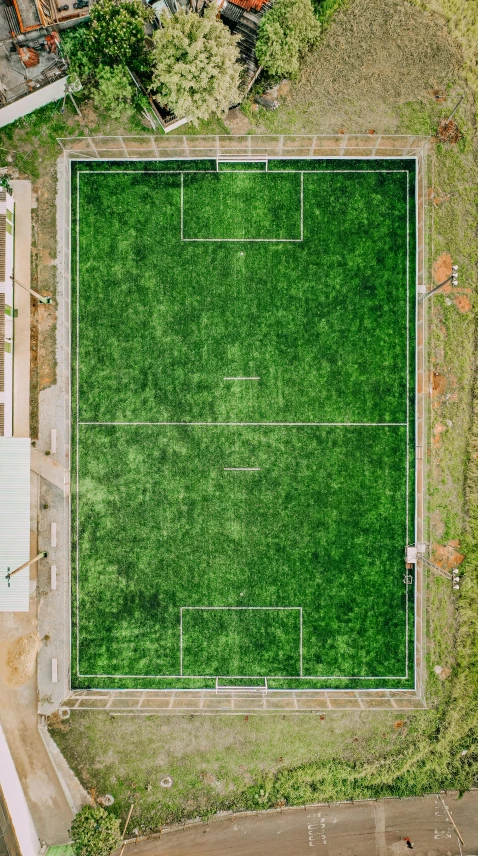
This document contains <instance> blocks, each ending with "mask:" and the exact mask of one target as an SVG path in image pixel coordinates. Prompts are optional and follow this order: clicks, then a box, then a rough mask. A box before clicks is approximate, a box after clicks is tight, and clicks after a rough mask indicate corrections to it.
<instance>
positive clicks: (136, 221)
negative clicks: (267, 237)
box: [73, 161, 415, 422]
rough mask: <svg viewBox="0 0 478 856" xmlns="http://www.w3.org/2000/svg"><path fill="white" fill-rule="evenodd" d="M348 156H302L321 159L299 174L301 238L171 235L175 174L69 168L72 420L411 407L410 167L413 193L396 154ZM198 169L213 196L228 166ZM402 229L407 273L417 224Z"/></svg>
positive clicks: (293, 417)
mask: <svg viewBox="0 0 478 856" xmlns="http://www.w3.org/2000/svg"><path fill="white" fill-rule="evenodd" d="M284 163H285V164H287V162H277V165H278V166H280V168H281V169H283V168H284ZM334 163H335V164H336V163H337V162H334ZM405 163H406V164H407V166H408V168H409V169H410V170H413V161H407V162H405ZM289 164H290V165H291V166H292V167H293V166H294V161H291V162H289ZM347 164H351V165H350V166H349V167H348V168H355V164H357V169H361V170H362V172H361V173H357V174H356V175H355V174H349V173H338V174H337V173H332V172H330V169H331V168H332V167H331V164H330V162H329V161H318V162H317V161H309V162H305V163H304V162H303V161H300V162H298V168H302V169H304V168H309V169H312V168H313V167H314V166H316V167H317V171H316V172H315V173H312V174H305V175H304V240H303V241H301V242H297V243H288V242H284V243H282V242H277V243H276V242H265V241H264V242H261V241H258V242H255V243H252V242H244V245H243V246H241V245H240V244H239V243H236V242H232V243H229V242H227V241H225V242H217V241H212V242H208V241H204V242H191V243H189V242H187V241H185V242H184V241H181V238H180V220H181V175H180V174H179V173H178V174H176V175H163V174H162V173H161V172H160V171H158V170H156V171H155V170H154V164H151V162H150V163H149V164H146V165H145V166H146V169H147V170H148V171H147V172H146V173H144V174H142V173H141V172H138V173H137V174H127V175H126V174H125V175H122V176H120V175H118V174H117V173H106V174H105V173H104V172H97V171H93V172H90V170H92V169H93V167H92V165H89V164H88V165H87V166H86V165H85V166H83V167H79V174H80V180H79V187H80V193H79V216H80V222H81V229H80V233H79V250H80V332H79V345H80V361H79V384H80V401H79V408H80V410H79V413H80V421H92V422H101V421H105V422H111V421H120V422H121V421H155V422H156V421H203V420H204V421H213V422H222V421H266V422H276V421H285V422H295V421H299V422H403V421H405V419H406V395H407V372H406V356H407V355H406V348H405V343H406V338H407V289H406V278H407V229H406V224H407V200H408V203H409V215H410V223H413V221H414V189H413V180H410V182H409V195H407V180H406V173H404V172H401V171H399V170H400V168H401V167H402V168H403V162H401V163H400V162H397V161H392V162H389V161H381V162H379V164H380V168H383V169H392V170H393V171H392V172H389V173H386V172H374V171H372V170H371V169H367V166H368V167H369V168H370V163H369V162H368V163H365V164H364V163H363V162H350V161H347V162H345V163H342V168H343V169H345V168H347ZM200 165H201V166H202V168H203V169H204V168H205V167H206V168H208V169H214V165H213V164H211V162H209V164H208V162H204V161H203V162H201V164H200ZM99 166H100V168H103V167H104V165H103V164H100V165H99ZM128 166H129V168H131V164H129V165H128ZM194 166H195V164H194V162H188V164H187V166H186V167H184V168H185V169H192V168H194ZM332 166H333V165H332ZM273 167H274V164H273V163H272V164H271V165H270V169H271V170H272V169H273ZM114 168H115V169H117V166H116V165H115V167H114ZM135 168H137V169H138V170H141V164H140V165H139V166H137V167H135ZM166 168H167V167H166ZM170 168H171V169H173V168H178V169H179V168H180V164H173V165H172V166H171V167H170ZM84 170H88V172H87V173H85V172H84ZM268 177H269V176H268V175H266V176H262V175H258V174H255V175H254V176H253V179H252V180H253V181H254V182H256V181H257V180H258V179H264V180H267V179H268ZM195 178H196V180H198V176H195ZM207 178H208V179H209V188H210V202H209V210H210V211H212V210H213V209H214V205H215V200H216V189H217V182H218V180H220V181H221V182H222V181H223V179H224V178H228V179H229V178H230V176H224V175H221V176H219V177H218V176H217V175H216V174H212V175H209V176H208V177H207ZM235 178H236V180H237V178H238V176H237V175H236V176H235ZM241 178H242V179H243V180H244V182H246V183H248V181H249V179H250V176H247V175H244V176H241ZM280 178H283V176H280ZM291 178H293V179H297V178H298V176H291ZM271 179H272V181H274V180H275V176H271ZM74 183H75V193H74V208H75V210H74V212H73V214H74V217H76V178H75V179H74ZM202 197H204V194H202ZM259 202H260V197H259V198H258V199H257V200H256V202H255V204H256V205H258V204H259ZM278 204H280V203H278ZM264 209H265V210H270V206H269V203H268V202H267V203H266V204H265V205H264ZM296 210H297V207H296V199H295V198H294V204H293V211H292V215H291V218H292V219H293V218H295V216H296ZM197 216H198V217H200V216H202V214H201V211H200V210H198V212H197ZM208 216H209V215H208ZM219 225H220V226H221V227H223V224H222V223H220V224H219ZM224 228H228V227H227V226H224ZM408 239H409V248H408V249H409V253H408V255H409V259H410V265H411V267H410V270H409V275H410V282H412V281H413V275H414V274H413V271H414V258H415V245H414V230H413V229H412V228H411V229H410V232H409V234H408ZM413 330H414V325H413V323H411V324H410V347H411V349H413V341H412V340H413ZM119 331H121V335H118V332H119ZM145 343H147V345H148V347H145ZM228 376H241V377H242V376H260V383H259V384H255V385H251V384H249V385H244V384H237V383H231V382H229V381H224V377H228ZM410 393H411V394H413V389H412V388H410Z"/></svg>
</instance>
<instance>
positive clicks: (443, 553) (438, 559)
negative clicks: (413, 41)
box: [432, 540, 465, 571]
mask: <svg viewBox="0 0 478 856" xmlns="http://www.w3.org/2000/svg"><path fill="white" fill-rule="evenodd" d="M456 546H457V541H456V540H455V541H453V542H452V543H448V544H433V548H432V553H433V561H434V562H435V564H436V565H438V567H439V568H443V569H444V570H445V571H451V570H452V568H456V567H457V566H458V565H461V563H462V562H463V560H464V558H465V557H464V555H463V553H459V552H458V550H457V549H456ZM458 546H459V542H458Z"/></svg>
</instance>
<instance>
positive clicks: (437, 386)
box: [432, 372, 446, 395]
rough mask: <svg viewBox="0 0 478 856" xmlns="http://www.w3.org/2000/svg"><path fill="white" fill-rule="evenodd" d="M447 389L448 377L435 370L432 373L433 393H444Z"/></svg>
mask: <svg viewBox="0 0 478 856" xmlns="http://www.w3.org/2000/svg"><path fill="white" fill-rule="evenodd" d="M445 389H446V377H445V376H444V375H441V374H437V373H436V372H433V374H432V393H433V395H444V393H445Z"/></svg>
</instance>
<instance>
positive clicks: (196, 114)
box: [108, 0, 240, 124]
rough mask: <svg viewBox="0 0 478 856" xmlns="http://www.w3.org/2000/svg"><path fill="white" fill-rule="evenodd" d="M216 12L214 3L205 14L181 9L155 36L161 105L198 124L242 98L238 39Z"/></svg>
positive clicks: (155, 77)
mask: <svg viewBox="0 0 478 856" xmlns="http://www.w3.org/2000/svg"><path fill="white" fill-rule="evenodd" d="M108 2H109V0H108ZM216 11H217V10H216V7H215V6H214V5H212V6H210V7H209V8H208V9H207V10H206V12H205V14H204V17H200V16H199V15H196V14H195V13H193V12H190V13H187V12H184V11H182V10H180V11H179V12H178V13H177V14H176V15H172V16H171V17H166V16H165V17H164V18H163V22H162V23H163V26H162V28H161V29H160V30H158V31H157V32H156V33H155V35H154V49H153V84H152V87H151V89H152V91H153V92H154V93H155V96H156V98H157V99H158V101H159V103H160V104H162V105H163V106H167V107H168V108H169V109H170V110H172V111H173V112H174V113H175V115H176V116H180V117H182V116H187V117H188V118H189V119H191V121H192V122H194V124H197V122H198V120H199V119H207V118H208V117H209V116H211V115H213V114H220V113H225V112H226V110H227V109H228V108H229V106H230V104H231V103H233V102H234V101H237V100H238V99H239V94H238V85H239V71H240V66H239V64H238V62H237V58H238V49H237V46H236V38H235V37H234V36H231V34H230V32H229V30H228V28H227V27H226V26H225V25H224V24H223V23H222V22H221V21H217V20H216Z"/></svg>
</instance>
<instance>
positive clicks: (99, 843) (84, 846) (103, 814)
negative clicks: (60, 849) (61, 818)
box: [70, 805, 121, 856]
mask: <svg viewBox="0 0 478 856" xmlns="http://www.w3.org/2000/svg"><path fill="white" fill-rule="evenodd" d="M70 834H71V840H72V845H73V850H74V851H75V853H76V856H110V853H111V852H112V850H116V848H117V847H119V845H120V843H121V833H120V822H119V820H118V818H116V817H113V815H112V814H108V812H107V811H105V810H104V808H102V807H101V806H100V805H97V806H91V805H87V806H85V807H84V808H82V809H81V811H80V812H79V814H77V815H76V817H75V819H74V821H73V823H72V824H71V829H70Z"/></svg>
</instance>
